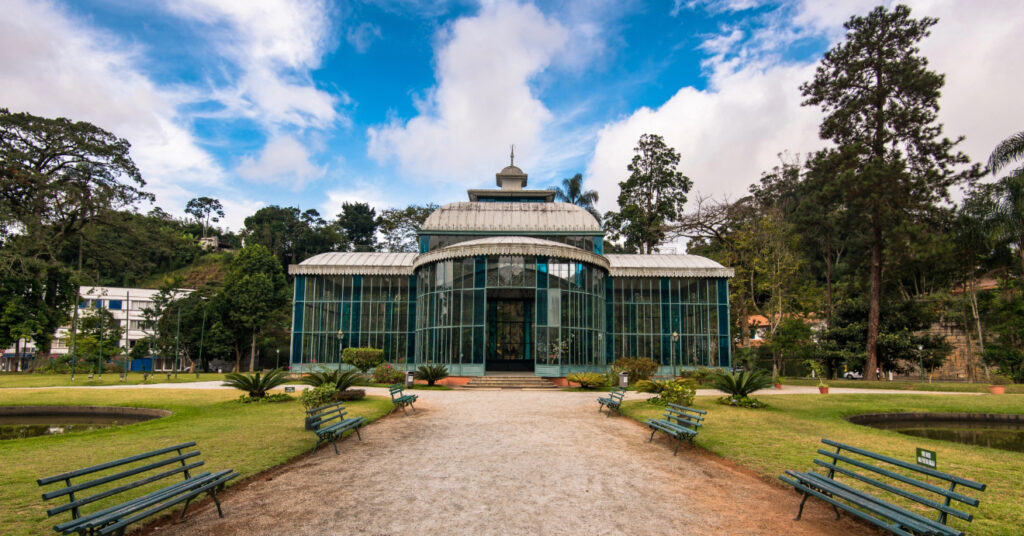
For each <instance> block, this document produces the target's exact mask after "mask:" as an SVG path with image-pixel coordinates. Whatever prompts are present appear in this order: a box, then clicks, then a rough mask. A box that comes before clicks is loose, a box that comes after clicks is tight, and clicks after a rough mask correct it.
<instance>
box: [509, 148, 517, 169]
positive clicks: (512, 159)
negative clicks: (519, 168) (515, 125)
mask: <svg viewBox="0 0 1024 536" xmlns="http://www.w3.org/2000/svg"><path fill="white" fill-rule="evenodd" d="M508 160H509V163H508V165H510V166H514V165H516V146H515V144H512V154H510V155H509V156H508Z"/></svg>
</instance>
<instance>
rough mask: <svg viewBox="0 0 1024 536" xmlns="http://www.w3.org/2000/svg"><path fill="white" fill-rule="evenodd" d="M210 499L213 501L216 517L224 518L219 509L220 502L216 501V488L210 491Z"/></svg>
mask: <svg viewBox="0 0 1024 536" xmlns="http://www.w3.org/2000/svg"><path fill="white" fill-rule="evenodd" d="M210 498H211V499H213V504H216V505H217V515H218V516H220V517H224V512H223V511H222V510H221V509H220V501H219V500H217V490H216V488H214V489H212V490H210Z"/></svg>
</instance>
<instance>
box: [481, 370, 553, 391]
mask: <svg viewBox="0 0 1024 536" xmlns="http://www.w3.org/2000/svg"><path fill="white" fill-rule="evenodd" d="M462 388H463V389H558V386H557V385H555V384H553V383H551V382H550V381H548V380H546V379H544V378H541V377H540V376H534V375H533V374H530V375H525V374H524V375H504V374H503V375H501V376H474V377H473V379H471V380H469V383H467V384H466V385H464V386H463V387H462Z"/></svg>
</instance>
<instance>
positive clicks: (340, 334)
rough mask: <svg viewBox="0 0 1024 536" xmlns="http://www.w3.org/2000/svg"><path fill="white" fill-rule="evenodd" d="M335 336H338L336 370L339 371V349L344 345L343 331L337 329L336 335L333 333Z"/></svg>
mask: <svg viewBox="0 0 1024 536" xmlns="http://www.w3.org/2000/svg"><path fill="white" fill-rule="evenodd" d="M335 336H336V337H338V371H339V372H340V371H341V350H342V348H343V347H344V345H345V342H344V341H345V332H344V331H342V330H340V329H339V330H338V333H337V335H335Z"/></svg>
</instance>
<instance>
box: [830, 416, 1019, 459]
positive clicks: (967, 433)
mask: <svg viewBox="0 0 1024 536" xmlns="http://www.w3.org/2000/svg"><path fill="white" fill-rule="evenodd" d="M848 420H849V421H850V422H852V423H854V424H862V425H865V426H870V427H872V428H878V429H881V430H892V431H894V432H899V433H901V434H905V435H909V436H914V437H923V438H927V439H938V440H942V441H952V442H955V443H963V444H967V445H978V446H982V447H990V448H994V449H1001V450H1011V451H1015V452H1024V415H1003V414H997V413H872V414H868V415H855V416H853V417H850V418H849V419H848Z"/></svg>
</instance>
